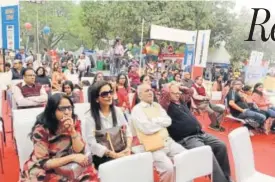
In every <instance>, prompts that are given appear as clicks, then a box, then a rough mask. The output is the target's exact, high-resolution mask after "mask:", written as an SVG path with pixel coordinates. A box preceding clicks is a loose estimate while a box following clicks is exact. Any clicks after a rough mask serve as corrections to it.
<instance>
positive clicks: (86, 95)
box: [82, 86, 89, 103]
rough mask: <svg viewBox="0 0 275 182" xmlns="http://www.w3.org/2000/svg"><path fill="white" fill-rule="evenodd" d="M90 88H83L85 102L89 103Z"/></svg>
mask: <svg viewBox="0 0 275 182" xmlns="http://www.w3.org/2000/svg"><path fill="white" fill-rule="evenodd" d="M88 88H89V87H87V86H85V87H83V89H82V92H83V102H84V103H88Z"/></svg>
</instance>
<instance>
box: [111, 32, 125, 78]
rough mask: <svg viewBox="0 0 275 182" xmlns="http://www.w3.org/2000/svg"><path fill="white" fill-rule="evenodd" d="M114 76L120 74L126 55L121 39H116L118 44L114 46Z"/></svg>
mask: <svg viewBox="0 0 275 182" xmlns="http://www.w3.org/2000/svg"><path fill="white" fill-rule="evenodd" d="M113 51H114V55H113V56H114V58H113V61H114V74H115V75H117V74H119V73H120V68H121V58H122V57H123V55H124V48H123V46H122V45H121V39H120V38H119V37H117V38H116V42H115V45H114V49H113Z"/></svg>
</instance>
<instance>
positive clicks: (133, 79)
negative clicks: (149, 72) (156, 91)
mask: <svg viewBox="0 0 275 182" xmlns="http://www.w3.org/2000/svg"><path fill="white" fill-rule="evenodd" d="M128 77H129V79H130V83H131V86H132V87H133V88H135V89H136V88H137V86H138V85H139V84H140V76H139V74H138V69H137V67H136V66H130V67H129V72H128Z"/></svg>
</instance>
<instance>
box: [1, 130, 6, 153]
mask: <svg viewBox="0 0 275 182" xmlns="http://www.w3.org/2000/svg"><path fill="white" fill-rule="evenodd" d="M0 135H1V138H0V139H1V149H2V151H0V152H2V154H3V158H4V157H5V154H4V133H3V132H0Z"/></svg>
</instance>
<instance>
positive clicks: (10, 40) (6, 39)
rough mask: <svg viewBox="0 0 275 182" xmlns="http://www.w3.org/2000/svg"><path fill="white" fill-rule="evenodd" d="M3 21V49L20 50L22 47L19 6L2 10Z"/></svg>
mask: <svg viewBox="0 0 275 182" xmlns="http://www.w3.org/2000/svg"><path fill="white" fill-rule="evenodd" d="M1 20H2V23H1V25H2V43H3V44H2V45H3V46H2V48H4V49H13V50H15V49H19V47H20V25H19V8H18V5H14V6H6V7H2V8H1Z"/></svg>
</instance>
